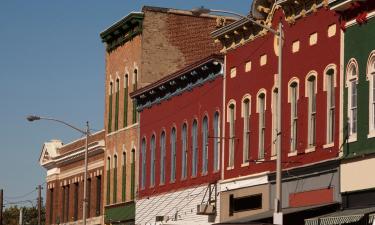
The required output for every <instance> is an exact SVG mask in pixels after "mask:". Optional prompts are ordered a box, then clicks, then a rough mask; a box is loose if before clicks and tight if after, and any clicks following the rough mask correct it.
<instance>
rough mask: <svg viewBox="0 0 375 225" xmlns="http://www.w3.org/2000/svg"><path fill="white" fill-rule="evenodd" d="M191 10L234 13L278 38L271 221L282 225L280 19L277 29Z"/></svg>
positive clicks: (199, 13) (196, 13)
mask: <svg viewBox="0 0 375 225" xmlns="http://www.w3.org/2000/svg"><path fill="white" fill-rule="evenodd" d="M191 12H192V13H193V14H194V15H201V14H209V13H225V14H231V15H235V16H237V17H240V18H242V19H246V20H247V21H249V22H250V23H252V24H255V25H257V26H260V27H262V28H264V29H266V30H267V31H269V32H271V33H273V34H274V35H275V36H276V37H277V38H278V44H279V46H278V66H277V70H278V75H279V79H278V87H277V88H278V95H277V97H278V98H277V102H278V104H277V118H278V119H277V130H276V134H277V145H276V149H277V150H276V155H277V158H276V196H275V200H274V204H275V205H274V209H275V211H274V214H273V223H274V224H279V225H282V224H283V214H282V201H281V197H282V195H281V191H282V189H281V187H282V186H281V170H282V168H281V105H282V104H281V84H282V82H281V80H282V79H281V78H282V59H283V56H282V50H283V49H282V48H283V43H282V41H283V38H284V34H283V27H282V23H281V21H280V22H279V26H278V29H277V30H275V29H273V28H272V27H269V26H266V25H264V24H261V23H259V22H258V21H256V20H254V19H253V18H251V17H250V16H244V15H241V14H239V13H236V12H232V11H226V10H218V9H207V8H204V7H200V8H194V9H192V10H191Z"/></svg>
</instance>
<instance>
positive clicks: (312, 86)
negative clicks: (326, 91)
mask: <svg viewBox="0 0 375 225" xmlns="http://www.w3.org/2000/svg"><path fill="white" fill-rule="evenodd" d="M307 91H308V97H309V100H308V147H314V146H315V142H316V77H315V76H314V75H312V76H310V77H309V78H308V79H307Z"/></svg>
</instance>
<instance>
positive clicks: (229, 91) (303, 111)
mask: <svg viewBox="0 0 375 225" xmlns="http://www.w3.org/2000/svg"><path fill="white" fill-rule="evenodd" d="M252 16H253V18H254V19H256V20H259V21H260V22H262V23H264V24H266V25H269V26H271V27H273V28H274V29H276V30H277V26H278V24H279V22H282V24H283V31H284V37H283V38H284V41H283V42H284V43H283V62H282V72H283V79H282V84H281V85H282V90H283V91H282V99H281V104H280V105H281V106H282V112H281V118H277V113H276V112H277V111H278V110H277V107H278V105H279V104H278V103H277V101H278V90H279V89H278V78H279V76H278V42H277V40H278V39H277V37H275V35H274V34H273V33H271V32H267V30H266V29H263V28H261V27H259V26H257V25H255V24H252V23H250V22H249V21H247V20H246V19H241V20H239V21H236V22H235V23H233V24H231V25H229V26H226V27H223V28H221V29H218V30H217V31H215V32H214V33H213V36H214V37H215V38H216V39H218V40H219V41H220V42H221V43H222V44H223V45H224V48H223V49H222V52H224V53H226V56H225V57H226V59H225V62H226V65H225V67H226V73H225V75H224V76H225V79H224V80H225V87H226V88H225V96H224V98H225V108H226V110H225V111H224V112H223V117H224V118H226V120H225V123H224V129H223V131H224V133H223V137H222V139H223V149H224V152H223V155H224V162H223V163H224V164H223V165H222V170H223V177H222V179H223V180H222V181H221V182H220V189H221V190H220V195H221V197H220V206H221V213H220V217H221V221H222V222H247V221H261V222H271V223H272V217H273V211H274V208H275V204H274V198H275V192H276V191H275V180H276V179H275V176H276V175H275V169H276V157H277V156H276V140H277V135H281V140H282V143H281V151H282V155H281V158H282V168H283V173H282V178H283V179H282V183H283V184H282V204H281V207H282V209H283V212H284V224H302V223H303V222H304V221H303V219H304V218H306V217H308V216H312V215H319V214H321V213H322V212H329V211H334V210H336V208H337V206H338V202H340V201H341V196H340V190H339V155H340V146H341V145H342V142H343V139H342V136H341V138H340V134H341V131H342V129H343V126H342V123H341V122H340V121H341V120H340V118H341V117H340V115H341V114H340V106H341V105H342V101H341V99H340V93H342V92H341V91H342V89H340V79H341V78H342V75H341V71H340V38H341V33H340V21H339V17H338V15H336V14H335V13H334V12H333V11H330V10H329V9H328V1H325V0H317V1H311V0H299V1H291V0H286V1H253V5H252ZM279 120H281V133H279V131H278V130H277V128H276V126H277V124H278V121H279ZM245 202H247V203H248V204H245Z"/></svg>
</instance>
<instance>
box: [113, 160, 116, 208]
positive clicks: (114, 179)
mask: <svg viewBox="0 0 375 225" xmlns="http://www.w3.org/2000/svg"><path fill="white" fill-rule="evenodd" d="M112 197H113V203H116V202H117V155H115V156H114V157H113V196H112Z"/></svg>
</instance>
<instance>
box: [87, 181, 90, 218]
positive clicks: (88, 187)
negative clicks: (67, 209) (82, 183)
mask: <svg viewBox="0 0 375 225" xmlns="http://www.w3.org/2000/svg"><path fill="white" fill-rule="evenodd" d="M90 211H91V178H89V179H87V218H90V215H91V213H90Z"/></svg>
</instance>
